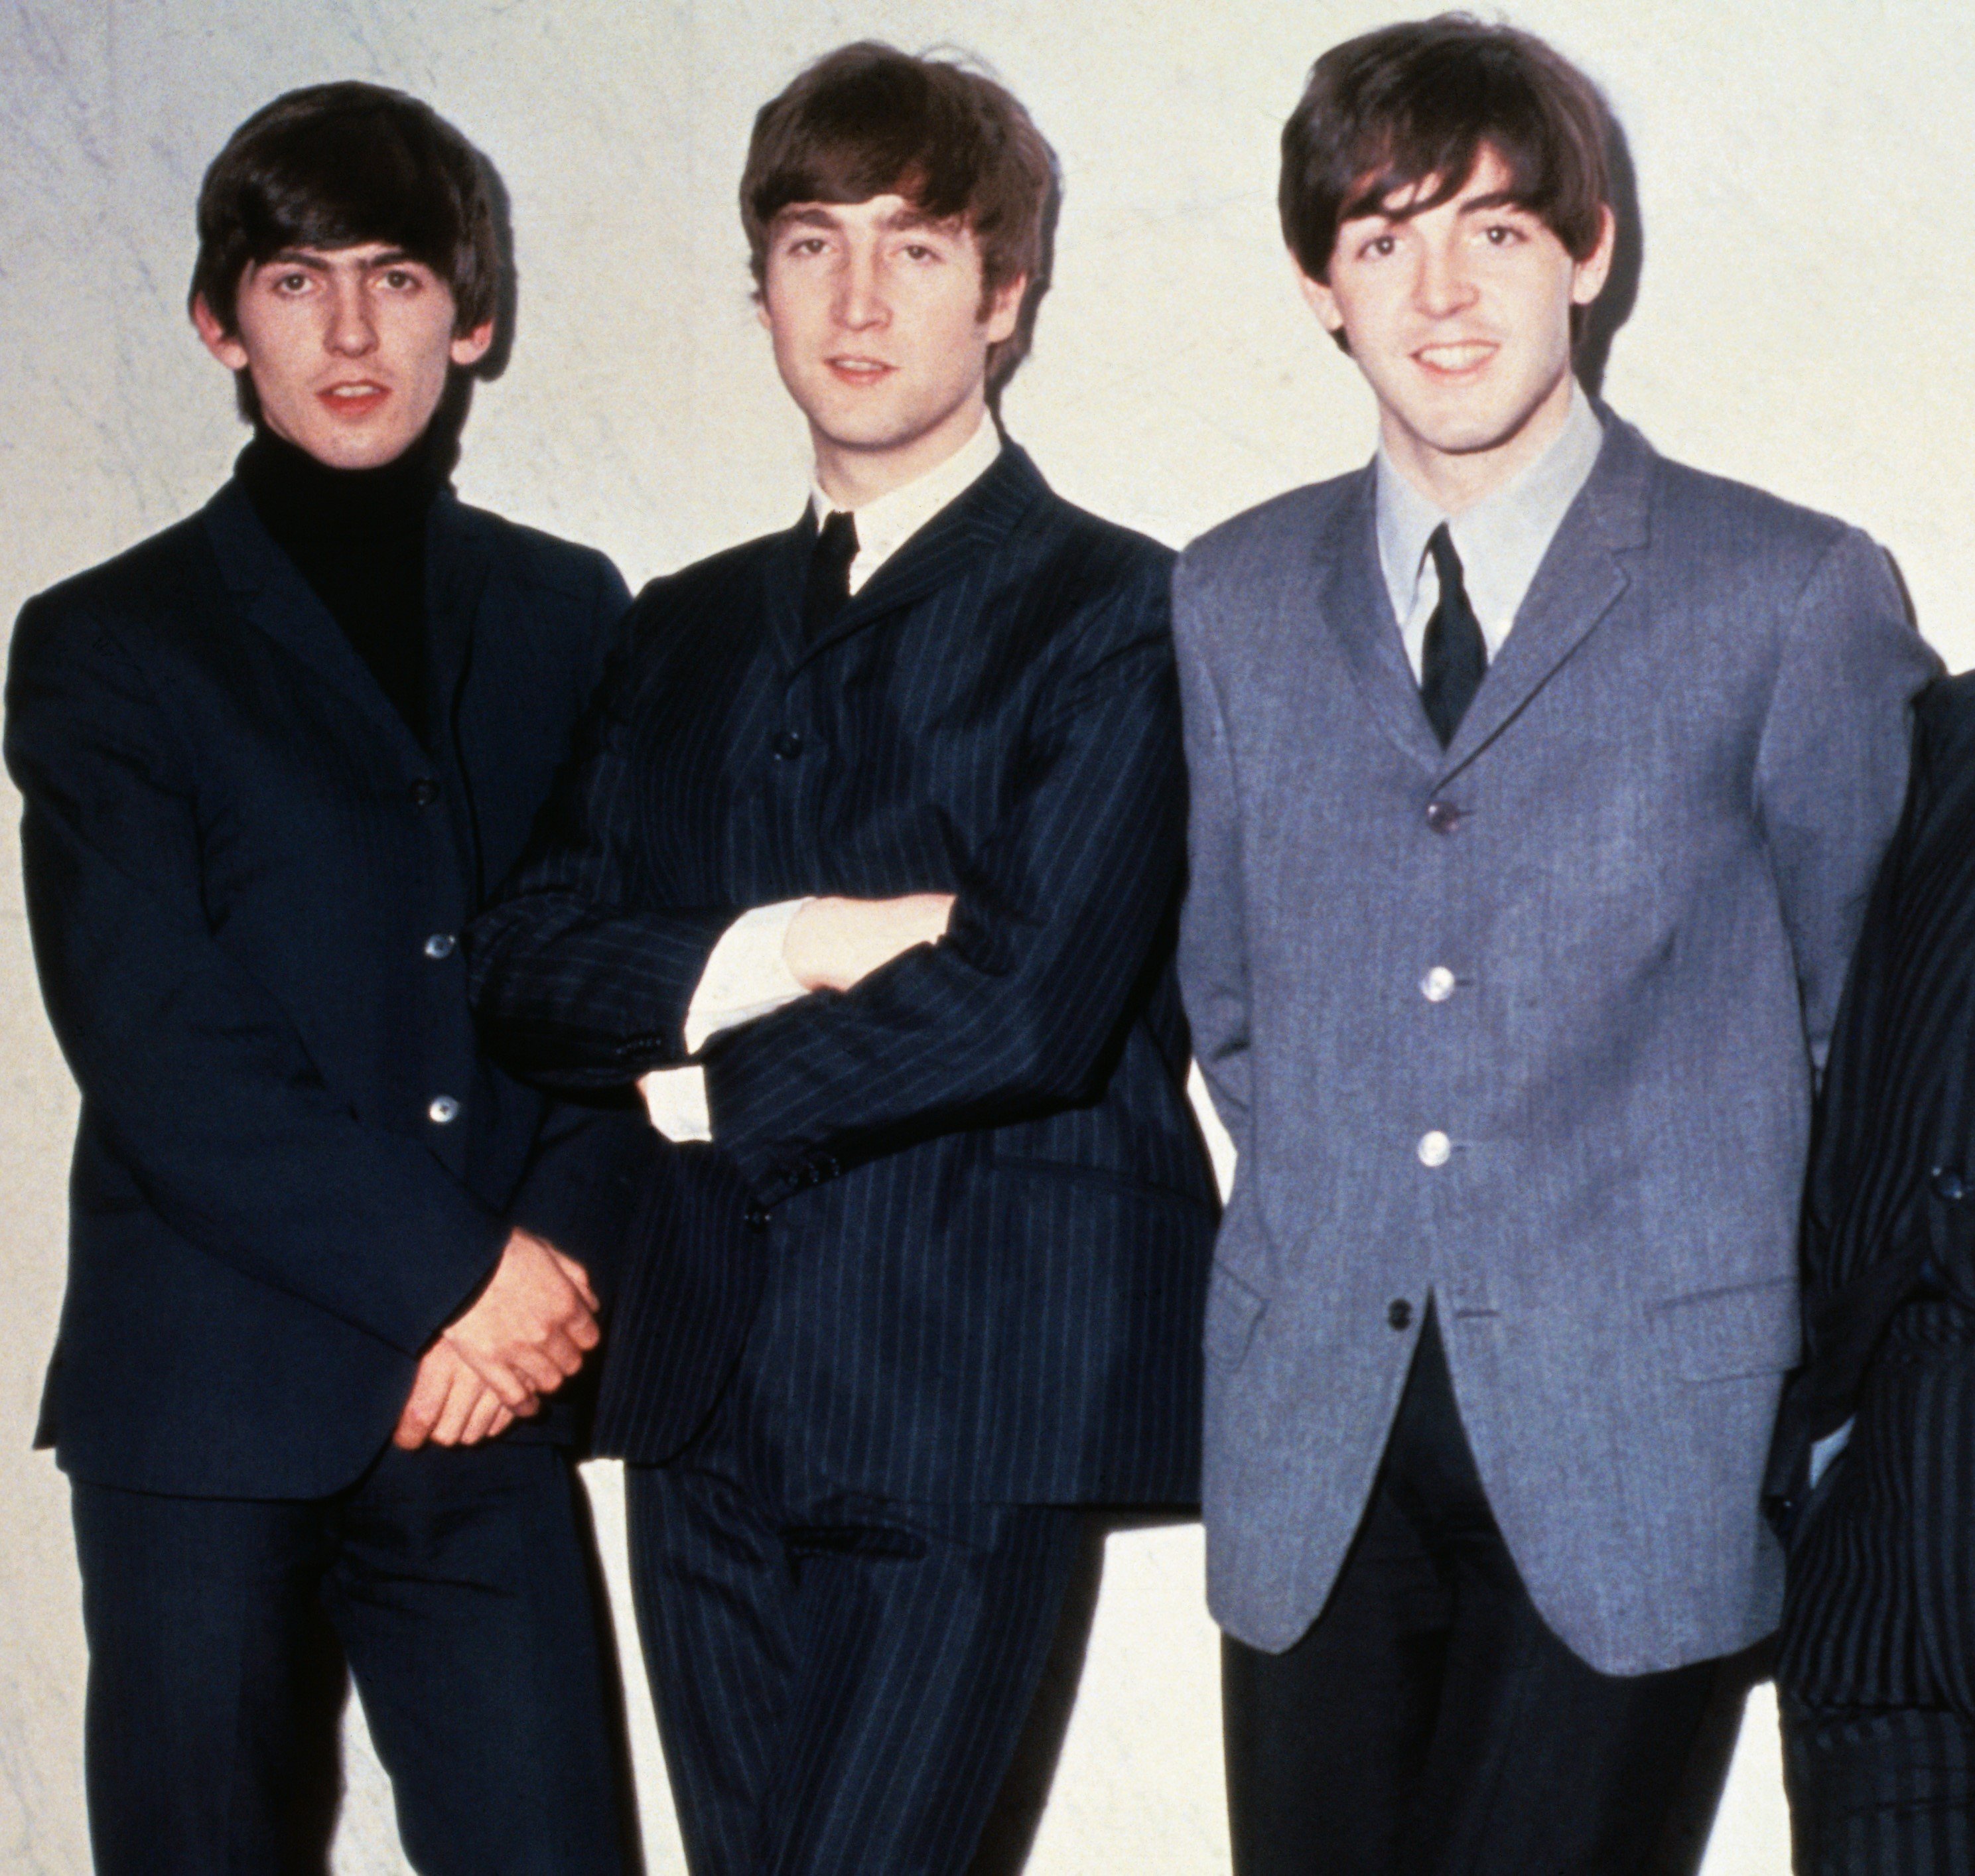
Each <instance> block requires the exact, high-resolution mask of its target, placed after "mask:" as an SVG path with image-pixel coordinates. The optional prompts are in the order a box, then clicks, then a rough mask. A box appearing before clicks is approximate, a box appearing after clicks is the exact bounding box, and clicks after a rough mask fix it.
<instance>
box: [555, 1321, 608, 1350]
mask: <svg viewBox="0 0 1975 1876" xmlns="http://www.w3.org/2000/svg"><path fill="white" fill-rule="evenodd" d="M564 1333H565V1334H566V1335H567V1336H568V1337H569V1339H570V1341H571V1342H574V1343H575V1344H576V1345H577V1347H578V1348H579V1349H586V1350H587V1349H593V1348H595V1347H596V1345H597V1344H598V1343H599V1342H601V1341H602V1340H603V1330H602V1329H599V1328H598V1327H597V1326H596V1317H595V1316H578V1317H577V1319H576V1320H575V1321H574V1322H571V1323H570V1324H569V1326H567V1329H565V1330H564Z"/></svg>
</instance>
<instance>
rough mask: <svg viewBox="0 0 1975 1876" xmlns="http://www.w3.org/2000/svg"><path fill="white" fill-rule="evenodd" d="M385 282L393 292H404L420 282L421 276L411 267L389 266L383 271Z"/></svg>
mask: <svg viewBox="0 0 1975 1876" xmlns="http://www.w3.org/2000/svg"><path fill="white" fill-rule="evenodd" d="M383 281H384V284H385V285H386V287H389V288H390V290H391V291H393V293H404V292H406V291H409V289H410V288H412V287H416V285H418V284H419V277H418V275H417V274H414V273H413V272H412V271H411V269H410V268H405V267H387V268H385V270H384V273H383Z"/></svg>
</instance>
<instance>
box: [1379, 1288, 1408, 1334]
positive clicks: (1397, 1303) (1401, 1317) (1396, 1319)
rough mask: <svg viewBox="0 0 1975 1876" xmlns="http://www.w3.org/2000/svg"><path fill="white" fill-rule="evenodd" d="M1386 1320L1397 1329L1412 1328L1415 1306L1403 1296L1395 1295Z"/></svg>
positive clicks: (1387, 1311)
mask: <svg viewBox="0 0 1975 1876" xmlns="http://www.w3.org/2000/svg"><path fill="white" fill-rule="evenodd" d="M1385 1320H1386V1321H1387V1322H1389V1323H1391V1324H1392V1326H1393V1327H1394V1328H1395V1329H1410V1328H1411V1326H1412V1320H1413V1306H1412V1305H1411V1303H1408V1302H1407V1300H1406V1299H1405V1297H1403V1296H1395V1297H1394V1298H1393V1299H1392V1302H1391V1303H1390V1304H1389V1305H1388V1306H1387V1308H1386V1310H1385Z"/></svg>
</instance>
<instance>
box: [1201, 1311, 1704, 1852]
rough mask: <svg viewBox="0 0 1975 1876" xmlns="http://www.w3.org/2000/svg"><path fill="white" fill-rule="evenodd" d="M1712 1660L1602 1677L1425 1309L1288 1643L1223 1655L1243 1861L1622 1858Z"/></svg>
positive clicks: (1663, 1795) (1699, 1701)
mask: <svg viewBox="0 0 1975 1876" xmlns="http://www.w3.org/2000/svg"><path fill="white" fill-rule="evenodd" d="M1715 1672H1716V1669H1715V1664H1714V1663H1712V1662H1704V1663H1701V1664H1697V1665H1696V1666H1694V1667H1684V1668H1678V1669H1676V1670H1674V1671H1672V1672H1671V1673H1668V1674H1648V1675H1642V1676H1639V1677H1634V1678H1615V1677H1612V1676H1609V1675H1605V1674H1597V1673H1595V1672H1594V1671H1592V1669H1590V1668H1589V1667H1586V1666H1585V1665H1584V1664H1583V1663H1582V1661H1579V1660H1578V1659H1577V1658H1576V1656H1575V1655H1573V1654H1572V1653H1571V1652H1570V1651H1569V1649H1568V1648H1566V1647H1565V1646H1564V1645H1563V1643H1562V1642H1560V1641H1558V1640H1557V1639H1556V1637H1555V1636H1554V1635H1552V1634H1551V1633H1550V1631H1549V1629H1548V1628H1546V1627H1545V1625H1544V1624H1543V1618H1541V1617H1540V1615H1537V1613H1536V1609H1535V1608H1534V1606H1533V1605H1532V1604H1531V1602H1530V1598H1529V1595H1528V1593H1527V1592H1526V1591H1525V1590H1524V1589H1523V1584H1522V1579H1521V1578H1520V1575H1519V1574H1518V1573H1517V1569H1516V1566H1515V1564H1514V1562H1513V1560H1512V1559H1511V1558H1510V1555H1509V1551H1508V1547H1507V1545H1506V1544H1504V1543H1503V1541H1502V1534H1501V1533H1500V1531H1499V1530H1498V1529H1497V1528H1496V1526H1495V1520H1494V1516H1492V1515H1491V1514H1490V1511H1489V1510H1488V1504H1487V1499H1486V1497H1484V1494H1483V1492H1482V1490H1481V1482H1480V1479H1479V1477H1477V1475H1476V1473H1475V1470H1474V1458H1473V1456H1472V1455H1471V1453H1470V1452H1469V1451H1468V1447H1467V1437H1466V1436H1465V1434H1463V1432H1462V1431H1461V1420H1460V1415H1459V1414H1458V1412H1457V1409H1456V1408H1455V1405H1454V1390H1453V1386H1452V1384H1451V1382H1450V1380H1449V1378H1448V1371H1447V1359H1446V1355H1445V1353H1444V1350H1443V1349H1442V1347H1441V1340H1440V1336H1439V1332H1438V1328H1437V1326H1436V1325H1435V1323H1434V1319H1433V1317H1432V1316H1431V1313H1429V1315H1428V1319H1427V1322H1426V1326H1425V1331H1424V1332H1423V1334H1422V1335H1421V1339H1420V1344H1419V1349H1418V1353H1417V1355H1415V1358H1414V1362H1413V1367H1412V1372H1411V1374H1410V1375H1409V1376H1408V1378H1407V1382H1406V1388H1405V1395H1404V1396H1403V1397H1402V1400H1401V1401H1400V1405H1399V1411H1398V1417H1397V1418H1396V1420H1395V1422H1394V1424H1393V1428H1392V1436H1391V1439H1390V1441H1389V1442H1388V1444H1387V1446H1386V1449H1385V1458H1384V1460H1383V1463H1382V1465H1381V1467H1380V1468H1379V1477H1378V1482H1377V1484H1376V1486H1375V1488H1374V1490H1373V1492H1372V1500H1371V1503H1370V1505H1369V1507H1368V1508H1367V1510H1366V1511H1365V1521H1364V1523H1363V1524H1362V1526H1360V1527H1359V1533H1358V1535H1357V1537H1356V1539H1355V1540H1354V1542H1353V1543H1352V1548H1351V1550H1350V1552H1349V1556H1347V1558H1346V1561H1345V1565H1344V1568H1343V1570H1342V1573H1341V1574H1340V1575H1339V1578H1338V1580H1337V1583H1336V1587H1335V1588H1334V1589H1333V1590H1332V1592H1331V1594H1330V1598H1329V1601H1328V1602H1326V1604H1325V1605H1324V1608H1323V1613H1322V1614H1321V1615H1319V1617H1318V1618H1317V1619H1316V1621H1315V1622H1314V1623H1313V1625H1311V1627H1310V1629H1309V1631H1307V1632H1306V1634H1305V1635H1303V1638H1301V1639H1300V1641H1297V1642H1296V1643H1295V1644H1294V1645H1293V1646H1292V1647H1291V1648H1290V1649H1289V1650H1288V1651H1287V1652H1285V1653H1283V1654H1264V1653H1263V1652H1262V1651H1260V1650H1259V1649H1256V1648H1249V1647H1247V1646H1246V1645H1245V1644H1243V1643H1241V1642H1239V1641H1235V1640H1234V1639H1233V1638H1228V1639H1227V1641H1226V1642H1225V1644H1224V1651H1223V1654H1222V1695H1223V1723H1224V1728H1225V1736H1226V1746H1227V1801H1228V1815H1229V1822H1230V1825H1231V1832H1232V1835H1233V1838H1234V1868H1235V1871H1236V1876H1318V1872H1326V1873H1327V1872H1332V1871H1335V1872H1336V1873H1337V1876H1382V1872H1386V1871H1392V1872H1403V1873H1404V1876H1497V1872H1499V1876H1566V1873H1568V1876H1625V1872H1628V1871H1636V1870H1638V1869H1641V1868H1643V1867H1645V1863H1646V1859H1647V1858H1648V1857H1649V1856H1650V1855H1651V1854H1652V1852H1653V1851H1654V1849H1655V1845H1656V1842H1657V1840H1658V1838H1659V1835H1660V1833H1661V1828H1662V1826H1663V1825H1664V1820H1665V1815H1666V1813H1667V1811H1668V1808H1669V1806H1670V1805H1671V1803H1672V1802H1673V1799H1674V1793H1675V1790H1676V1788H1677V1787H1678V1784H1679V1782H1680V1779H1681V1774H1682V1773H1683V1772H1684V1770H1685V1769H1686V1766H1687V1759H1688V1756H1689V1753H1690V1752H1691V1749H1692V1747H1693V1745H1694V1740H1695V1738H1696V1736H1697V1733H1699V1731H1700V1729H1701V1723H1702V1720H1703V1719H1704V1716H1705V1713H1706V1710H1707V1703H1708V1698H1709V1696H1710V1694H1711V1693H1712V1691H1713V1689H1714V1678H1715Z"/></svg>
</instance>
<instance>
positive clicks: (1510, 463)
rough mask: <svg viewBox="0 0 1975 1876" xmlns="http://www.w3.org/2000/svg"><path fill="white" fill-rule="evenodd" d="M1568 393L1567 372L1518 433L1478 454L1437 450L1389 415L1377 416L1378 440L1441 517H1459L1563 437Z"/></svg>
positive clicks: (1487, 446)
mask: <svg viewBox="0 0 1975 1876" xmlns="http://www.w3.org/2000/svg"><path fill="white" fill-rule="evenodd" d="M1571 396H1572V378H1571V374H1570V373H1569V371H1566V372H1565V373H1564V374H1563V376H1562V377H1560V378H1559V379H1557V381H1556V383H1555V384H1553V386H1551V387H1550V388H1549V390H1548V391H1546V393H1544V394H1543V399H1542V401H1541V402H1540V403H1539V404H1537V406H1536V408H1535V409H1533V410H1532V411H1531V412H1530V414H1529V415H1528V416H1527V417H1526V418H1525V419H1523V422H1522V423H1521V424H1520V425H1519V426H1518V427H1517V429H1514V430H1513V431H1512V432H1510V434H1509V435H1507V436H1505V437H1503V438H1502V439H1500V440H1499V441H1498V442H1494V443H1490V444H1487V445H1484V447H1483V448H1480V449H1471V450H1443V449H1437V448H1434V446H1433V445H1432V444H1431V443H1429V442H1427V441H1426V440H1425V439H1424V438H1423V437H1421V436H1420V435H1418V434H1417V433H1416V432H1414V431H1411V430H1409V429H1406V428H1405V426H1404V425H1402V423H1400V422H1399V421H1398V419H1397V418H1396V417H1395V416H1393V414H1392V412H1391V411H1389V410H1382V411H1381V412H1379V435H1380V438H1381V439H1382V442H1384V444H1385V453H1386V455H1388V456H1390V457H1391V458H1392V466H1393V467H1394V468H1396V469H1397V470H1398V471H1399V473H1400V474H1401V475H1403V476H1404V477H1405V478H1406V480H1407V481H1409V482H1410V483H1411V484H1412V485H1413V487H1414V488H1416V489H1417V490H1418V491H1419V492H1420V493H1421V494H1422V495H1424V496H1425V498H1427V500H1428V501H1430V502H1431V503H1432V504H1434V507H1435V508H1438V509H1439V510H1440V511H1441V513H1442V514H1460V513H1461V511H1462V510H1464V509H1466V508H1473V507H1474V505H1475V504H1476V503H1477V502H1480V501H1486V500H1487V498H1488V497H1489V496H1490V495H1492V494H1494V492H1495V491H1497V489H1498V488H1505V487H1507V485H1508V484H1509V483H1510V482H1512V481H1514V480H1515V479H1516V478H1517V476H1519V475H1521V474H1522V472H1523V470H1525V469H1526V468H1528V467H1529V466H1530V464H1531V463H1533V462H1536V460H1537V459H1538V458H1540V457H1541V456H1542V455H1543V452H1544V451H1545V450H1546V449H1548V448H1549V446H1550V445H1551V444H1553V443H1554V442H1556V439H1558V438H1559V436H1561V435H1563V426H1564V423H1565V421H1566V419H1568V418H1569V415H1570V399H1571Z"/></svg>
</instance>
